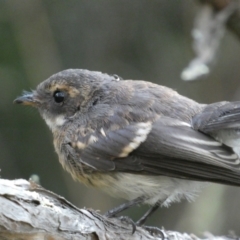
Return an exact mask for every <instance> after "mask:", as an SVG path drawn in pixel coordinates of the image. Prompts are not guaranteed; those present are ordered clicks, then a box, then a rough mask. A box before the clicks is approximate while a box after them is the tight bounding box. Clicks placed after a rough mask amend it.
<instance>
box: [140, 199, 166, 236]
mask: <svg viewBox="0 0 240 240" xmlns="http://www.w3.org/2000/svg"><path fill="white" fill-rule="evenodd" d="M158 208H159V203H158V202H157V203H155V204H154V205H153V206H152V207H151V208H150V209H149V210H148V211H147V212H146V213H145V214H144V215H143V216H142V217H141V218H140V219H139V220H138V221H137V222H136V225H137V226H142V227H143V228H145V229H146V230H147V231H148V232H150V234H151V235H155V236H160V237H161V238H162V239H164V238H165V236H164V234H163V232H162V230H161V229H159V228H158V227H152V226H143V225H144V223H145V222H146V221H147V219H148V218H149V217H150V216H151V215H152V214H153V213H154V212H155V211H156V210H157V209H158Z"/></svg>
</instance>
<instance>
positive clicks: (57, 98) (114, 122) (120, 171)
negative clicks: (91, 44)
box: [14, 69, 240, 225]
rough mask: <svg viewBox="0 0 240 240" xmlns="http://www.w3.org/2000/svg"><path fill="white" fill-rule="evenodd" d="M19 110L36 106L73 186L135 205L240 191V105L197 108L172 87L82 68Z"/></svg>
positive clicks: (32, 95)
mask: <svg viewBox="0 0 240 240" xmlns="http://www.w3.org/2000/svg"><path fill="white" fill-rule="evenodd" d="M14 102H15V103H19V104H23V105H31V106H34V107H36V108H37V109H38V110H39V112H40V114H41V116H42V117H43V119H44V120H45V121H46V123H47V125H48V126H49V128H50V129H51V131H52V133H53V139H54V147H55V150H56V152H57V154H58V157H59V161H60V163H61V164H62V166H63V168H64V169H66V170H67V171H68V172H70V173H71V175H72V176H73V178H74V179H77V180H79V181H80V182H82V183H84V184H86V185H87V186H93V187H96V188H99V189H102V190H104V191H106V192H108V193H109V194H111V195H113V196H116V197H121V198H125V199H128V200H129V202H127V203H124V204H122V205H120V206H119V207H116V208H114V209H112V210H110V211H108V212H107V214H106V215H107V216H109V217H112V216H115V215H116V214H117V213H119V212H121V211H123V210H124V209H127V208H128V207H131V206H133V205H136V204H140V203H146V204H150V205H153V206H152V207H151V208H150V209H149V210H148V211H147V213H146V214H144V216H143V217H142V218H141V219H140V220H139V221H138V222H137V225H142V224H144V222H145V221H146V219H147V217H148V216H150V215H151V214H152V213H153V212H154V211H155V210H156V209H157V208H158V207H159V206H160V205H162V206H168V205H170V203H172V202H177V201H180V200H181V199H183V198H186V199H188V200H192V199H193V198H194V197H195V196H196V195H197V194H198V193H199V191H200V190H201V189H202V187H203V186H204V185H205V182H215V183H222V184H229V185H234V186H240V161H239V156H240V141H239V138H240V102H218V103H213V104H209V105H207V104H199V103H197V102H195V101H193V100H191V99H189V98H186V97H183V96H181V95H179V94H178V93H177V92H175V91H173V90H172V89H170V88H167V87H163V86H160V85H157V84H153V83H150V82H146V81H133V80H122V79H120V78H119V77H117V76H116V75H113V76H111V75H108V74H104V73H101V72H94V71H88V70H81V69H70V70H65V71H62V72H59V73H57V74H55V75H53V76H51V77H50V78H49V79H47V80H45V81H44V82H42V83H40V84H39V85H38V87H37V89H36V90H35V91H32V92H25V93H24V94H23V95H22V96H21V97H18V98H17V99H16V100H15V101H14Z"/></svg>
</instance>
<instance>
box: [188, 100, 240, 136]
mask: <svg viewBox="0 0 240 240" xmlns="http://www.w3.org/2000/svg"><path fill="white" fill-rule="evenodd" d="M239 119H240V102H218V103H213V104H209V105H207V106H206V107H205V108H204V109H203V110H202V111H201V112H199V113H198V114H196V115H195V116H194V117H193V120H192V124H193V127H194V128H195V129H197V130H200V131H202V132H205V133H214V132H217V131H219V130H223V129H230V128H240V121H239Z"/></svg>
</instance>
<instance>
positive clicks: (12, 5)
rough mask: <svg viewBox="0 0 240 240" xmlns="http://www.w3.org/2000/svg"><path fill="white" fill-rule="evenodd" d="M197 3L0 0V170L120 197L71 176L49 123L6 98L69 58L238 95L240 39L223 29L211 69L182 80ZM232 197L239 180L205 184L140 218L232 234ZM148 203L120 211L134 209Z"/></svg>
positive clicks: (68, 192) (78, 64) (94, 201)
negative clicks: (189, 198) (194, 195)
mask: <svg viewBox="0 0 240 240" xmlns="http://www.w3.org/2000/svg"><path fill="white" fill-rule="evenodd" d="M197 11H198V5H197V3H195V2H194V1H176V0H151V1H149V0H131V1H129V0H99V1H89V0H79V1H76V0H68V1H65V0H58V1H56V0H55V1H54V0H52V1H48V0H21V1H17V0H0V83H1V95H0V168H1V177H2V178H8V179H14V178H26V179H28V178H29V177H30V176H31V175H32V174H38V175H39V176H40V181H41V184H42V185H43V186H44V187H46V188H47V189H50V190H52V191H54V192H56V193H59V194H62V195H63V196H65V197H66V198H67V199H68V200H70V201H72V202H73V203H74V204H76V205H77V206H79V207H84V206H86V207H88V208H94V209H101V212H104V211H106V210H107V209H109V208H111V207H114V206H116V205H117V204H119V203H122V200H121V199H118V200H116V199H112V198H111V197H109V196H107V195H105V194H104V193H101V192H99V191H98V190H94V189H88V188H86V187H84V186H82V185H81V184H79V183H76V182H74V181H73V180H72V179H71V177H70V175H69V174H67V173H65V172H64V171H63V170H62V168H61V166H60V164H59V163H58V159H57V156H56V154H55V153H54V149H53V145H52V136H51V133H50V131H49V130H48V129H47V126H46V125H45V123H44V122H43V121H42V119H40V117H39V115H38V113H37V111H36V110H34V109H30V108H24V107H20V106H15V105H13V104H12V101H13V99H14V98H15V97H16V96H18V95H20V94H21V91H22V90H23V89H25V90H29V89H31V88H32V89H34V88H35V87H36V85H37V84H38V83H40V82H41V81H42V80H44V79H46V78H48V77H49V76H50V75H51V74H53V73H55V72H57V71H60V70H63V69H67V68H86V69H89V70H98V71H102V72H107V73H110V74H115V73H116V74H118V75H120V76H122V77H123V78H131V79H144V80H148V81H152V82H156V83H159V84H162V85H166V86H168V87H172V88H174V89H176V90H177V91H178V92H179V93H181V94H183V95H186V96H188V97H190V98H193V99H195V100H197V101H199V102H205V103H210V102H214V101H221V100H240V97H239V93H240V81H239V79H240V72H239V62H240V44H239V42H238V41H237V40H236V39H235V38H234V37H233V36H232V35H231V34H230V33H227V35H226V36H225V38H224V39H223V43H222V46H221V48H220V52H219V55H218V59H217V61H216V63H215V66H214V69H213V71H212V73H211V75H210V76H208V77H207V78H206V79H204V80H202V81H194V82H191V83H186V82H183V81H181V80H180V77H179V75H180V73H181V70H182V69H183V68H184V67H185V66H186V65H187V63H188V62H189V60H190V59H191V58H192V57H193V53H192V50H191V44H192V43H191V28H192V26H193V22H194V17H195V14H196V12H197ZM239 199H240V188H233V187H228V186H227V187H225V186H220V185H214V184H212V185H211V186H209V187H208V188H207V189H206V190H205V191H204V192H203V193H202V194H201V195H200V197H199V198H198V199H197V200H196V201H195V202H194V203H191V204H189V203H187V202H186V201H183V202H182V203H180V204H173V205H172V206H171V207H170V208H169V209H160V210H159V211H158V213H157V214H155V215H154V216H153V217H152V219H150V221H149V222H148V224H153V225H157V226H164V227H165V228H166V229H172V230H179V231H181V232H183V231H187V232H193V233H195V234H198V235H200V234H201V233H202V232H203V231H210V232H212V233H214V234H226V233H228V231H229V230H234V231H235V232H236V233H237V234H238V235H239V234H240V226H239V222H240V213H239V209H240V201H239ZM146 209H147V206H142V207H139V208H135V209H131V210H129V211H128V212H126V214H129V215H130V216H132V217H133V218H134V219H137V218H138V217H140V216H141V215H142V214H143V212H144V211H145V210H146Z"/></svg>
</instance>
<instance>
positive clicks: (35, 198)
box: [0, 179, 236, 240]
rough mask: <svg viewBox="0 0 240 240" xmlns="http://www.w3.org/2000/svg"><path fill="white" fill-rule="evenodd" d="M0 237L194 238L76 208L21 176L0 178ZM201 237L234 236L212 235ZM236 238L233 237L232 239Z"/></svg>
mask: <svg viewBox="0 0 240 240" xmlns="http://www.w3.org/2000/svg"><path fill="white" fill-rule="evenodd" d="M0 206H1V208H0V238H1V239H8V240H11V239H18V240H21V239H25V240H26V239H27V240H31V239H51V240H54V239H78V240H79V239H94V240H96V239H101V240H102V239H103V240H108V239H133V240H134V239H143V240H145V239H162V238H163V237H164V239H171V240H175V239H176V240H177V239H178V240H179V239H180V240H181V239H184V240H193V239H194V240H198V239H199V238H197V237H196V236H194V235H189V234H186V233H184V234H181V233H178V232H173V231H165V230H162V234H163V235H161V236H160V234H158V235H156V236H153V235H151V233H150V232H148V231H147V230H145V229H144V228H141V227H137V229H136V232H135V233H134V234H132V226H131V225H129V224H127V223H124V222H123V221H120V220H119V219H117V218H111V219H110V218H107V217H105V216H102V215H100V214H99V213H97V212H96V211H94V210H90V209H78V208H77V207H75V206H74V205H73V204H71V203H70V202H69V201H67V200H66V199H65V198H63V197H61V196H59V195H57V194H55V193H53V192H51V191H48V190H46V189H44V188H42V187H41V186H39V185H37V184H35V183H33V182H28V181H26V180H23V179H18V180H12V181H10V180H4V179H0ZM205 239H211V240H212V239H218V240H220V239H234V237H232V238H227V237H214V236H212V235H209V236H208V237H207V238H205ZM235 239H236V238H235Z"/></svg>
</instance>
